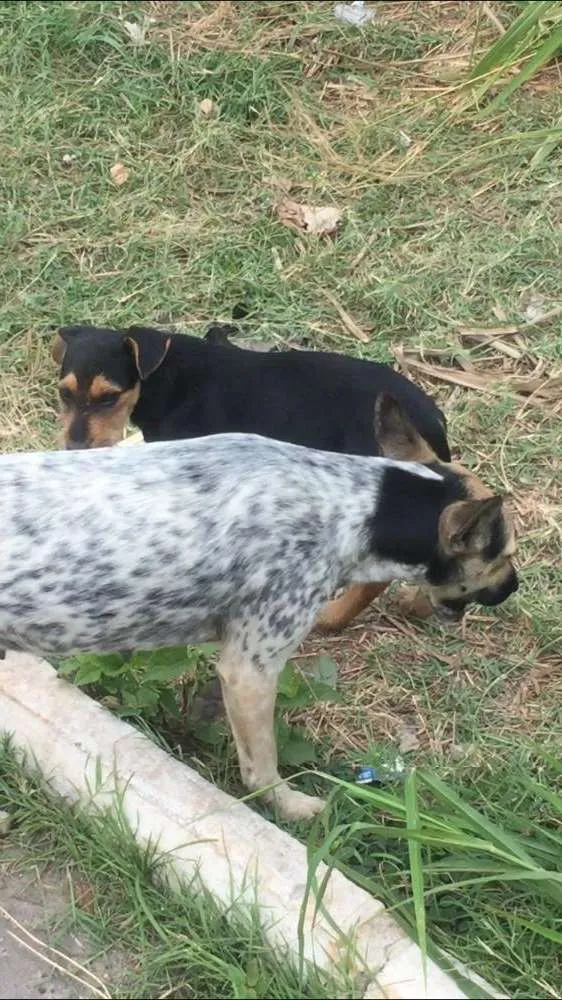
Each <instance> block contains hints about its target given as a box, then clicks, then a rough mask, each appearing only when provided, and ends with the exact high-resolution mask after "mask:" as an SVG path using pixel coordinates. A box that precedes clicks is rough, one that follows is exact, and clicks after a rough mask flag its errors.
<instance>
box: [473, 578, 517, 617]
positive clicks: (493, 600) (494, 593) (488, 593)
mask: <svg viewBox="0 0 562 1000" xmlns="http://www.w3.org/2000/svg"><path fill="white" fill-rule="evenodd" d="M518 590H519V580H518V578H517V573H516V572H515V570H512V571H511V573H510V574H509V576H508V577H507V579H506V580H504V582H503V583H502V584H500V586H498V587H485V588H483V589H482V590H479V591H478V592H477V594H476V595H475V598H474V599H475V600H476V601H477V602H478V604H483V605H484V607H488V608H493V607H495V606H496V604H502V602H503V601H506V600H507V598H508V597H510V596H511V595H512V594H515V593H517V591H518Z"/></svg>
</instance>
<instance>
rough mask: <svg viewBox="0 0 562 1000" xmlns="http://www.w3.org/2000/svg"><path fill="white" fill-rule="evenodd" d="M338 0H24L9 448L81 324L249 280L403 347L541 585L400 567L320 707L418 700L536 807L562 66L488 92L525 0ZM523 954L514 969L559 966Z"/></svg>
mask: <svg viewBox="0 0 562 1000" xmlns="http://www.w3.org/2000/svg"><path fill="white" fill-rule="evenodd" d="M332 7H333V4H332V3H331V2H326V3H324V2H321V3H307V2H298V3H289V2H269V3H253V2H252V3H249V2H245V3H234V2H222V3H215V2H208V3H185V2H175V3H166V2H163V3H152V4H151V3H140V4H139V3H124V4H121V3H111V2H96V3H95V4H93V3H90V4H84V3H75V2H67V3H58V2H55V0H51V2H50V3H49V4H6V3H1V2H0V18H2V32H1V33H0V74H1V77H2V83H3V84H4V90H5V91H6V92H9V93H10V95H11V100H10V102H9V103H8V104H7V106H6V109H5V112H4V121H3V123H2V126H1V127H0V155H1V158H2V165H3V170H2V178H1V181H0V183H1V184H2V189H3V200H4V205H5V213H4V217H3V226H4V243H5V253H4V257H3V267H2V272H1V282H2V291H3V295H2V298H1V299H0V316H1V319H2V331H3V338H2V353H1V357H0V368H1V372H2V378H1V382H0V447H1V448H2V450H13V449H15V448H23V447H33V448H35V447H39V446H46V447H50V446H52V445H53V444H54V442H55V440H56V434H57V425H56V417H55V375H56V373H55V371H54V366H53V365H52V363H51V361H50V358H49V341H50V337H51V333H50V327H51V325H52V324H55V323H61V324H62V323H70V322H73V323H80V322H98V323H102V324H114V325H118V326H126V325H128V324H130V323H132V322H151V323H156V324H161V325H166V326H173V327H175V328H177V329H184V330H187V331H189V332H195V333H197V332H198V331H200V330H201V329H202V328H203V326H204V325H206V324H207V323H208V322H209V321H210V320H212V319H223V320H228V319H230V318H231V316H232V310H233V307H234V306H236V305H237V304H239V303H243V304H244V305H245V306H246V308H247V311H248V314H247V318H246V319H245V320H244V322H243V324H242V325H243V327H244V330H243V336H244V337H245V338H246V339H254V340H256V341H262V342H263V341H265V342H269V343H278V344H279V343H291V344H295V345H299V344H303V343H307V344H309V345H312V346H314V347H317V348H319V349H335V350H342V351H345V352H348V353H354V354H357V355H359V356H362V357H371V358H374V359H377V360H383V361H389V362H392V363H398V359H400V363H401V364H402V365H405V366H406V368H407V370H408V371H409V372H410V374H411V377H413V378H414V379H415V380H416V381H418V382H419V383H420V384H422V385H423V386H424V387H425V388H427V389H428V391H430V392H431V393H432V394H434V395H435V396H436V397H437V398H438V399H439V401H440V402H441V404H442V405H443V406H444V408H445V410H446V413H447V417H448V421H449V430H450V439H451V443H452V446H453V449H454V450H455V451H456V452H457V453H458V454H460V456H461V459H462V461H463V462H464V463H465V464H468V465H469V466H471V467H472V468H474V469H475V470H477V471H478V473H479V475H480V476H481V477H482V478H483V479H485V480H486V481H487V482H488V483H489V484H490V485H491V486H493V487H494V488H496V489H498V490H501V491H507V492H509V493H510V494H511V503H512V504H513V507H514V511H515V516H516V522H517V527H518V531H519V534H520V546H519V557H518V558H519V563H520V568H521V579H522V586H521V590H520V593H519V595H517V598H516V599H514V600H512V601H510V602H509V603H508V604H507V605H506V606H505V607H504V608H501V609H498V611H497V612H496V613H493V614H492V613H491V614H489V615H488V614H486V613H484V612H478V613H475V614H473V615H472V616H470V618H469V620H468V621H467V623H466V625H465V628H464V631H463V632H462V633H459V632H447V633H444V632H442V631H441V629H440V628H439V627H438V626H436V625H435V624H434V623H432V622H431V620H427V621H423V620H420V621H417V622H414V620H413V619H411V618H408V617H407V616H406V615H405V613H404V610H403V609H402V610H401V609H400V607H399V605H398V604H397V603H396V602H397V601H399V600H400V597H399V593H400V592H396V594H391V595H389V596H388V597H385V598H384V599H383V600H381V602H380V603H379V604H378V605H376V606H375V607H373V609H371V610H370V611H369V613H368V614H367V615H366V616H364V617H363V618H362V619H361V620H360V621H359V622H357V623H356V624H354V625H353V627H352V628H350V629H349V630H348V631H347V632H346V633H345V635H343V636H341V637H334V638H333V639H326V638H322V639H321V638H319V637H312V638H311V639H310V640H309V642H308V643H307V644H306V646H305V648H304V650H303V658H302V659H301V661H300V662H301V664H302V665H303V667H306V666H307V665H308V666H310V664H311V662H312V660H313V659H314V658H315V657H316V656H317V654H318V653H320V652H322V653H327V654H328V655H331V656H333V658H334V659H335V660H336V662H337V665H338V668H339V677H340V680H339V687H340V690H341V692H342V694H343V698H344V700H343V701H342V702H341V703H338V704H318V705H316V706H315V707H314V708H313V709H311V710H309V711H307V712H306V713H300V715H296V714H295V716H294V717H295V719H297V718H298V720H299V721H301V722H305V724H306V726H307V728H308V729H309V730H310V732H311V733H312V735H313V736H314V737H315V738H316V739H317V741H318V746H319V754H320V759H321V761H322V762H326V763H331V762H332V761H333V760H337V761H343V762H354V761H360V760H362V759H365V758H366V757H367V756H368V757H369V759H373V757H375V758H376V755H377V753H378V752H379V750H380V751H382V750H384V748H385V747H387V746H391V747H394V746H398V745H399V744H400V739H401V733H403V730H404V726H405V725H407V726H408V727H409V728H410V730H412V729H415V731H416V734H417V739H418V741H419V747H418V748H417V749H415V750H412V751H409V753H408V758H409V759H410V760H411V761H413V762H419V763H423V762H424V761H427V760H431V762H432V763H433V765H434V766H435V767H436V768H437V769H438V770H439V772H440V773H442V774H445V775H448V776H451V777H452V779H453V780H454V781H455V782H456V783H458V784H460V785H463V784H465V785H466V788H467V789H468V790H469V791H470V792H471V793H472V794H473V795H474V796H476V797H478V796H481V797H483V798H485V797H486V796H488V801H489V802H491V803H492V804H493V803H495V804H496V806H497V807H498V808H499V805H498V804H502V807H503V805H505V806H506V808H512V806H511V799H510V798H509V795H510V794H511V792H510V790H509V789H510V786H509V773H510V771H511V770H513V768H515V767H516V766H518V765H517V761H519V760H520V757H521V753H522V750H521V748H522V747H523V745H524V744H525V741H526V740H527V739H528V738H532V739H533V740H535V741H538V742H542V743H543V744H544V745H545V746H546V747H547V749H550V750H551V751H552V752H554V753H557V752H558V749H559V736H560V732H561V731H562V724H561V720H560V697H561V693H562V692H561V663H560V656H559V652H558V651H559V648H560V644H561V642H562V631H561V624H560V623H561V621H562V588H561V585H560V564H561V552H562V546H561V538H560V533H561V532H560V526H561V525H562V486H561V484H560V467H561V463H562V448H561V444H560V442H561V422H560V418H561V416H562V383H561V378H562V321H561V315H560V307H561V299H560V272H559V256H560V240H559V223H560V212H561V208H562V201H561V193H560V184H559V179H558V178H559V172H560V167H561V165H562V162H561V159H560V147H559V145H558V146H557V144H556V141H557V137H558V136H559V133H557V132H556V130H555V125H556V123H557V122H559V118H560V97H559V94H560V70H559V67H558V65H557V64H556V63H553V64H552V65H551V66H549V67H548V68H547V69H546V70H545V71H544V72H542V73H541V74H539V76H537V77H536V78H535V79H533V81H531V83H529V84H527V85H526V86H524V87H523V88H522V90H521V91H520V92H518V93H517V94H516V95H513V97H512V99H511V101H510V104H509V105H508V106H507V107H506V108H505V109H504V110H502V111H501V113H497V114H494V115H493V116H491V117H488V118H486V117H484V118H479V117H478V115H477V113H476V111H477V109H475V108H473V107H472V106H471V105H470V104H469V103H468V97H467V91H466V89H465V88H464V85H463V81H464V74H465V72H466V67H467V66H468V65H469V64H471V63H473V62H474V59H475V58H476V57H477V56H478V54H479V53H481V52H482V51H483V50H484V49H485V48H486V46H487V45H489V44H490V42H491V41H493V40H495V38H497V37H498V33H499V32H501V29H502V26H504V25H505V24H506V23H508V22H509V20H510V19H511V17H512V7H513V5H512V4H504V3H489V4H481V3H478V4H467V3H449V2H443V3H442V2H439V3H433V2H430V3H422V4H420V3H401V4H396V3H378V4H377V5H376V9H377V17H376V18H375V20H374V21H373V23H372V25H371V26H369V28H368V29H366V30H365V31H356V30H354V29H351V28H346V27H345V26H342V25H341V24H339V23H338V22H337V21H336V19H335V18H334V17H333V13H332ZM145 17H146V18H152V19H153V20H148V21H144V29H145V40H146V44H145V45H141V46H138V47H136V46H134V45H133V44H132V43H131V40H130V37H129V36H128V34H127V32H126V30H125V29H124V27H123V18H128V19H130V20H132V21H135V22H137V23H143V18H145ZM209 101H212V102H213V105H212V107H213V110H212V112H211V113H209V111H208V110H207V112H205V110H204V108H205V107H207V109H208V104H205V102H209ZM202 103H203V109H202V106H201V105H202ZM116 163H123V164H124V165H125V167H126V168H127V170H128V179H127V180H126V182H125V183H124V184H122V185H120V186H117V185H115V184H114V183H113V181H112V180H111V169H112V167H113V166H114V165H115V164H116ZM285 195H289V197H290V198H291V199H293V200H295V201H298V202H306V203H309V204H313V205H332V206H335V207H336V208H337V209H339V210H340V211H341V212H342V213H343V223H342V226H341V228H340V230H339V232H338V234H337V236H336V237H335V238H326V239H323V238H321V239H315V238H312V237H309V236H307V235H306V234H300V233H296V232H294V231H292V230H290V229H288V228H287V227H285V226H283V225H281V224H280V222H279V220H278V218H277V216H276V213H275V205H276V203H277V201H278V200H279V198H280V197H281V196H285ZM545 314H547V316H548V318H547V319H545ZM358 331H360V332H361V334H362V335H364V336H365V335H366V336H367V338H368V341H367V342H366V343H364V342H362V340H361V338H360V337H359V335H358ZM214 765H215V766H216V761H215V762H214ZM496 774H499V775H501V779H498V780H497V781H496V780H495V778H494V776H495V775H496ZM465 776H466V782H465ZM517 801H518V800H517ZM480 804H481V803H480ZM494 808H495V806H494ZM487 919H488V918H487V917H486V918H484V917H483V918H482V921H483V922H482V927H481V929H480V930H479V933H482V934H484V936H485V921H486V920H487ZM482 928H484V929H482ZM450 934H451V935H452V936H453V937H454V936H455V934H456V930H455V926H454V922H453V923H451V926H450ZM502 956H503V957H502V963H500V964H501V967H502V969H504V971H505V968H509V969H510V970H511V971H510V975H507V974H506V978H505V982H506V984H507V986H506V988H507V990H508V991H509V992H510V995H513V996H515V995H518V996H523V995H538V994H537V992H536V991H537V990H538V989H540V990H542V992H541V993H540V995H552V991H550V993H549V991H548V989H545V990H543V987H542V986H540V987H539V986H537V983H538V982H539V978H537V977H535V978H529V979H524V978H523V979H522V978H521V976H522V975H523V974H522V973H521V970H520V969H519V967H518V965H517V961H516V959H515V958H514V956H513V955H512V954H511V953H510V952H509V948H508V947H506V950H505V951H504V952H502ZM497 964H498V963H496V965H495V966H494V968H493V969H491V970H490V971H491V972H492V973H494V974H495V971H494V969H495V968H496V966H497ZM514 969H516V970H517V974H515V973H514V972H513V970H514ZM540 982H541V983H542V980H540ZM525 990H526V991H527V992H526V994H524V991H525ZM518 991H519V992H518Z"/></svg>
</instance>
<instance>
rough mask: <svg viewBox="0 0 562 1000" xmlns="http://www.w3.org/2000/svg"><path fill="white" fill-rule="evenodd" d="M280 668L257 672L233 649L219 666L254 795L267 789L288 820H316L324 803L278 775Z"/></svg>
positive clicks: (240, 758) (242, 765)
mask: <svg viewBox="0 0 562 1000" xmlns="http://www.w3.org/2000/svg"><path fill="white" fill-rule="evenodd" d="M283 662H284V661H283ZM281 666H282V664H281ZM276 667H277V664H276V665H275V666H274V665H272V664H268V665H267V666H266V667H265V668H261V667H256V666H254V665H253V664H252V663H251V660H250V659H249V657H248V654H245V655H244V656H241V655H239V654H238V655H237V654H234V653H229V651H228V649H225V650H224V651H223V654H222V656H221V658H220V661H219V664H218V667H217V669H218V674H219V677H220V681H221V687H222V693H223V699H224V704H225V707H226V711H227V714H228V719H229V722H230V725H231V727H232V732H233V735H234V740H235V743H236V750H237V751H238V761H239V763H240V772H241V774H242V781H243V782H244V784H245V785H246V787H247V788H249V789H250V790H251V791H258V790H259V789H261V788H267V789H268V790H267V792H266V793H265V798H266V801H268V802H273V803H274V804H275V805H276V806H277V808H278V809H279V813H280V815H281V816H283V817H284V818H285V819H292V820H298V819H312V817H313V816H314V815H316V813H318V812H320V811H321V810H322V808H323V806H324V803H323V801H322V799H318V798H315V797H314V796H311V795H305V794H304V793H303V792H298V791H296V790H295V789H293V788H290V787H289V785H288V784H286V782H284V781H282V780H281V778H280V776H279V772H278V770H277V747H276V744H275V732H274V711H275V699H276V696H277V675H278V670H277V669H276Z"/></svg>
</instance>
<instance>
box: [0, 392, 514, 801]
mask: <svg viewBox="0 0 562 1000" xmlns="http://www.w3.org/2000/svg"><path fill="white" fill-rule="evenodd" d="M394 405H395V404H393V402H392V401H389V400H388V399H383V401H382V402H381V404H380V408H379V409H380V412H379V420H381V414H382V432H383V436H384V424H385V421H387V420H388V421H389V422H390V423H389V426H390V427H391V430H392V433H396V421H397V420H399V419H400V417H399V415H397V413H396V412H395V410H393V407H394ZM380 432H381V428H379V433H380ZM408 432H412V433H415V432H414V431H413V430H412V429H411V428H409V431H408ZM463 496H464V495H463V493H462V487H461V486H460V485H459V476H458V475H456V474H455V473H454V471H449V472H447V473H443V468H442V466H440V467H439V471H438V472H437V471H435V470H433V469H431V468H430V467H428V466H424V465H419V464H414V463H408V462H395V461H393V460H391V459H386V458H363V457H357V456H347V455H338V454H333V453H327V452H319V451H312V450H308V449H306V448H302V447H300V446H297V445H291V444H285V443H281V442H277V441H273V440H270V439H266V438H261V437H257V436H254V435H243V434H225V435H218V436H216V437H206V438H198V439H195V440H189V441H175V442H165V443H156V444H151V445H145V446H143V447H142V448H131V449H127V448H124V449H121V448H117V449H107V450H95V451H85V452H68V451H66V452H51V453H31V454H20V455H7V456H2V457H1V458H0V510H1V526H2V527H1V537H0V645H1V646H2V647H3V648H9V649H19V650H28V651H32V652H37V653H41V654H45V655H49V654H51V655H54V656H60V655H61V654H68V653H71V652H75V651H96V650H97V651H111V650H119V649H124V648H125V649H133V648H158V647H161V646H169V645H181V644H185V643H197V642H200V641H209V640H218V641H220V642H221V643H222V653H221V657H220V662H219V665H218V672H219V676H220V680H221V685H222V688H223V696H224V701H225V705H226V708H227V712H228V716H229V720H230V723H231V726H232V730H233V733H234V738H235V741H236V747H237V750H238V756H239V760H240V768H241V772H242V777H243V780H244V782H245V783H246V785H247V786H248V787H249V788H251V789H258V788H268V789H269V792H268V794H269V797H270V799H273V800H274V801H275V802H276V803H277V805H278V807H279V809H280V812H281V813H282V814H283V815H284V816H286V817H290V818H293V819H295V818H304V817H309V816H311V815H313V814H314V813H315V812H316V811H318V810H319V808H321V802H320V800H317V799H314V798H311V797H310V796H306V795H303V794H302V793H300V792H298V791H295V790H293V789H291V788H290V787H289V786H288V785H286V784H283V783H281V781H280V778H279V775H278V772H277V754H276V747H275V739H274V730H273V713H274V704H275V693H276V679H277V674H278V672H279V671H280V670H281V668H282V667H283V665H284V663H285V662H286V660H287V658H288V657H289V656H290V655H291V654H292V653H293V652H294V650H295V649H296V647H297V646H298V644H299V643H300V642H301V640H302V639H303V638H304V637H305V636H306V635H307V633H308V632H309V630H310V629H311V627H312V626H313V624H314V622H315V619H316V618H317V616H318V614H319V612H320V611H321V610H322V608H323V606H324V604H325V602H326V601H327V600H328V598H329V597H330V595H331V594H333V592H334V591H335V590H336V589H337V588H338V587H342V586H350V585H353V584H354V583H359V584H364V583H365V582H370V583H373V584H376V583H377V582H380V581H386V580H388V579H392V578H399V579H404V580H424V581H426V583H427V585H428V588H429V591H430V594H431V597H432V600H433V601H434V603H435V604H436V605H437V606H445V607H449V608H452V609H453V610H454V611H455V612H458V611H459V610H460V608H461V607H464V605H465V604H466V603H467V602H468V601H471V600H476V601H480V602H483V603H487V604H494V603H499V602H500V601H501V600H503V599H504V598H505V597H506V596H507V595H508V594H509V593H511V592H512V591H513V590H514V589H516V586H517V579H516V576H515V573H514V570H513V567H512V564H511V558H510V556H511V553H512V551H513V536H512V532H511V529H510V526H509V522H508V520H507V519H506V515H505V513H504V511H503V508H502V501H501V498H487V499H481V500H473V499H472V500H466V499H463Z"/></svg>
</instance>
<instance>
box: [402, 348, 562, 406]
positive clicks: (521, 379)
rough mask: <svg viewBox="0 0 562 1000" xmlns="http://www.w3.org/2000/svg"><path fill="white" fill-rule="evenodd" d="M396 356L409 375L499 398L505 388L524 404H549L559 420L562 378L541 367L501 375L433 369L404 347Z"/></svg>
mask: <svg viewBox="0 0 562 1000" xmlns="http://www.w3.org/2000/svg"><path fill="white" fill-rule="evenodd" d="M394 356H395V358H396V360H397V361H398V363H399V364H400V365H401V367H402V368H404V370H405V371H406V372H407V371H409V370H414V371H418V372H421V373H422V374H424V375H429V377H430V378H436V379H440V380H441V381H442V382H450V383H452V384H453V385H461V386H463V387H464V388H465V389H477V390H478V391H479V392H490V393H493V394H498V393H501V392H502V391H503V388H505V387H508V388H510V389H511V390H512V391H513V392H514V393H515V394H516V396H518V397H519V398H520V399H521V400H524V399H526V398H527V397H528V396H532V397H533V401H534V403H535V404H536V405H537V406H543V408H544V404H545V403H548V404H549V406H548V410H549V412H550V413H552V414H553V415H554V416H558V413H557V412H556V410H555V409H554V406H555V405H556V404H559V403H560V401H561V400H562V375H551V376H549V375H546V374H545V373H544V372H543V368H542V366H541V364H540V363H539V364H538V365H537V368H536V369H535V371H534V372H532V373H531V374H530V375H505V374H501V375H500V374H499V373H498V372H495V371H486V370H485V369H480V370H478V371H460V370H459V369H458V368H448V367H444V366H443V365H430V364H427V362H425V361H420V360H419V358H418V357H417V356H416V355H415V353H414V352H413V351H406V350H404V348H403V347H396V348H395V349H394ZM551 407H552V408H551Z"/></svg>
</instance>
